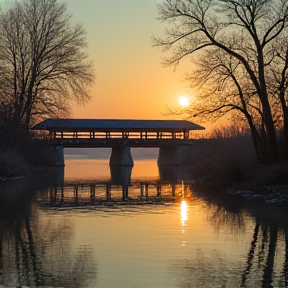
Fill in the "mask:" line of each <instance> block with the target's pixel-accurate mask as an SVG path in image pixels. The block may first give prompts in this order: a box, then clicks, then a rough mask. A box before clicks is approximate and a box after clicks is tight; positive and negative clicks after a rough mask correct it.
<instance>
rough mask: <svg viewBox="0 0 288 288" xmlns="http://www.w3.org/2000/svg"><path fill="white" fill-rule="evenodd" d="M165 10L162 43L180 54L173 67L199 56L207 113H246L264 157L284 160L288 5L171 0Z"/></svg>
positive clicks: (197, 76) (266, 0)
mask: <svg viewBox="0 0 288 288" xmlns="http://www.w3.org/2000/svg"><path fill="white" fill-rule="evenodd" d="M158 8H159V19H160V20H162V21H163V22H165V23H167V24H168V27H167V29H166V30H165V33H166V36H164V37H163V38H154V43H155V45H156V46H160V47H162V48H163V50H164V51H167V50H170V51H172V53H171V54H169V55H170V56H168V57H167V58H166V59H165V64H167V65H174V64H177V63H179V62H180V61H182V59H184V58H186V57H187V56H191V59H192V61H194V63H195V64H196V65H197V66H198V68H197V72H194V73H193V72H192V75H191V77H190V80H192V85H194V86H197V85H198V88H199V93H201V94H202V96H203V95H204V96H205V97H204V99H205V101H207V99H209V100H208V102H209V105H210V106H209V105H204V106H202V109H200V110H201V111H200V113H204V114H206V115H208V114H211V113H213V114H214V115H215V113H216V115H217V116H219V115H224V114H226V113H227V112H230V111H231V110H237V111H238V112H240V113H242V114H243V115H244V116H245V119H246V120H247V122H248V124H249V126H250V128H251V132H252V135H253V140H254V146H255V148H256V149H258V150H256V151H258V152H257V154H258V157H259V156H260V157H259V160H260V161H262V162H275V161H277V160H278V159H279V158H280V157H281V156H280V148H279V143H278V138H277V129H279V128H281V129H282V128H283V131H284V133H283V134H284V138H285V147H284V151H288V115H287V113H288V105H287V104H288V103H287V87H288V86H287V84H288V81H287V76H288V73H287V72H288V71H287V67H288V65H287V63H288V62H287V61H288V57H287V56H288V53H287V47H288V46H287V43H286V42H287V32H288V26H287V24H288V1H287V0H248V1H247V0H163V1H162V2H161V4H159V5H158ZM192 57H193V58H192ZM200 89H201V90H200ZM200 100H201V99H200ZM200 103H201V101H200ZM200 106H201V104H200ZM200 106H199V107H200ZM198 112H199V111H198ZM196 114H197V113H196ZM285 155H286V159H288V154H287V153H286V154H285Z"/></svg>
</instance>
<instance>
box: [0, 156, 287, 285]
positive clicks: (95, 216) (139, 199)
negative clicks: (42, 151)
mask: <svg viewBox="0 0 288 288" xmlns="http://www.w3.org/2000/svg"><path fill="white" fill-rule="evenodd" d="M67 158H68V157H67ZM73 158H74V159H71V158H70V159H68V160H67V159H66V167H65V169H64V170H63V169H52V170H49V171H42V172H37V173H35V174H34V175H32V177H30V178H28V179H19V180H13V181H5V182H2V183H0V287H1V288H2V287H37V286H42V287H67V288H68V287H101V288H106V287H107V288H108V287H109V288H113V287H125V288H127V287H131V288H134V287H135V288H142V287H143V288H144V287H145V288H148V287H149V288H156V287H197V288H198V287H208V288H209V287H221V288H222V287H228V288H234V287H247V288H248V287H249V288H250V287H251V288H252V287H257V288H258V287H288V212H287V207H286V206H284V205H276V204H273V205H272V204H264V203H262V202H258V201H247V200H244V199H241V198H235V197H233V196H223V195H220V194H218V193H216V191H201V190H200V189H197V188H196V187H194V186H193V181H192V179H189V173H188V172H187V171H186V170H187V169H186V168H183V167H178V168H173V169H172V168H171V167H170V168H169V167H168V168H167V167H166V168H165V167H164V168H161V169H160V171H159V169H158V167H157V165H156V161H155V160H149V159H146V160H141V161H140V160H139V161H135V165H134V167H133V169H132V171H131V169H130V170H129V168H125V169H119V168H115V169H110V168H109V165H108V160H107V159H104V160H93V159H92V160H91V159H76V158H81V157H80V156H79V157H73ZM82 158H83V157H82ZM131 172H132V173H131ZM159 174H160V175H159ZM187 175H188V176H187Z"/></svg>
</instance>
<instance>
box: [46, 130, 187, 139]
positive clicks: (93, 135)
mask: <svg viewBox="0 0 288 288" xmlns="http://www.w3.org/2000/svg"><path fill="white" fill-rule="evenodd" d="M49 138H50V139H111V138H112V139H184V138H188V137H187V135H184V133H183V132H177V133H176V132H110V131H105V132H102V131H100V132H95V131H84V132H78V131H76V132H75V131H50V134H49Z"/></svg>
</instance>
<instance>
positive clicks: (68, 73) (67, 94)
mask: <svg viewBox="0 0 288 288" xmlns="http://www.w3.org/2000/svg"><path fill="white" fill-rule="evenodd" d="M70 20H71V15H69V14H68V13H67V6H66V4H63V3H61V2H60V1H57V0H24V1H17V2H15V4H14V5H13V6H12V8H10V10H8V11H7V12H5V13H2V14H1V17H0V79H1V88H0V104H1V105H0V106H2V111H6V112H7V111H9V113H8V114H9V115H12V116H13V121H14V123H16V125H18V127H19V126H21V125H22V126H23V125H24V127H26V128H28V127H29V125H30V124H31V121H32V120H33V119H35V117H39V116H40V117H49V116H50V117H51V116H53V117H57V116H61V115H62V116H63V115H67V113H69V107H70V103H71V101H72V100H76V101H77V102H80V103H85V102H87V101H88V100H89V99H90V96H89V86H90V85H91V84H92V83H93V81H94V73H93V67H92V64H91V62H90V61H89V59H88V55H87V54H86V53H85V50H84V49H85V48H86V46H87V43H86V39H85V31H84V29H83V28H82V26H81V25H72V23H71V21H70ZM3 107H5V109H4V108H3ZM16 127H17V126H16Z"/></svg>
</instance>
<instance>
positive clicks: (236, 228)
mask: <svg viewBox="0 0 288 288" xmlns="http://www.w3.org/2000/svg"><path fill="white" fill-rule="evenodd" d="M207 211H208V215H209V218H210V220H211V222H212V224H213V226H214V228H215V230H216V232H217V233H219V232H220V231H221V230H223V229H226V230H228V231H229V232H230V233H232V234H234V235H239V234H243V233H245V230H246V227H245V217H244V215H243V213H238V212H236V213H235V212H231V211H229V210H227V209H226V208H225V207H223V206H218V205H212V204H210V205H209V206H208V209H207Z"/></svg>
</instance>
